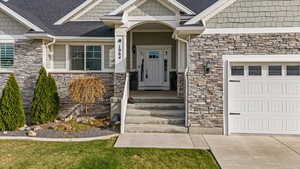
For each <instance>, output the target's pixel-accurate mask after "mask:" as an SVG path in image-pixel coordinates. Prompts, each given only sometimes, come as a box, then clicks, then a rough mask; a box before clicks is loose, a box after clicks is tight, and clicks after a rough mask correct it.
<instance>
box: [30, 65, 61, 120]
mask: <svg viewBox="0 0 300 169" xmlns="http://www.w3.org/2000/svg"><path fill="white" fill-rule="evenodd" d="M58 112H59V97H58V93H57V86H56V83H55V80H54V79H53V78H52V76H51V75H47V72H46V69H45V68H44V67H42V68H41V69H40V71H39V77H38V80H37V83H36V88H35V90H34V98H33V101H32V105H31V113H30V120H31V123H32V124H43V123H47V122H50V121H53V120H54V119H55V118H56V116H57V114H58Z"/></svg>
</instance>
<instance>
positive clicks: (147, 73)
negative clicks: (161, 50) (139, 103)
mask: <svg viewBox="0 0 300 169" xmlns="http://www.w3.org/2000/svg"><path fill="white" fill-rule="evenodd" d="M146 79H148V69H147V70H146Z"/></svg>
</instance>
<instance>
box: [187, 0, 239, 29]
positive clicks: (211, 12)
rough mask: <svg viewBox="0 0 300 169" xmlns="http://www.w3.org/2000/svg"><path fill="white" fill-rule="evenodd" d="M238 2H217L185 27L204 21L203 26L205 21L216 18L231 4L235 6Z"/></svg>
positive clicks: (220, 0)
mask: <svg viewBox="0 0 300 169" xmlns="http://www.w3.org/2000/svg"><path fill="white" fill-rule="evenodd" d="M235 1H236V0H219V1H217V2H215V3H214V4H213V5H211V6H210V7H208V8H206V9H205V10H204V11H202V12H201V13H200V14H198V15H197V16H195V17H194V18H192V19H191V20H189V21H187V22H186V23H185V25H190V24H195V23H197V22H199V21H200V20H202V21H203V24H205V21H207V20H208V19H210V18H212V17H213V16H215V15H216V14H217V13H219V12H221V11H222V10H223V9H225V8H227V7H228V6H230V5H231V4H233V3H234V2H235Z"/></svg>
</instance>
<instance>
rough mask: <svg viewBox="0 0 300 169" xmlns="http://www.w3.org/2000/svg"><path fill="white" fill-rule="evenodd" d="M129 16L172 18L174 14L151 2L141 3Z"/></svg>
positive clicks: (157, 3)
mask: <svg viewBox="0 0 300 169" xmlns="http://www.w3.org/2000/svg"><path fill="white" fill-rule="evenodd" d="M128 15H129V16H174V15H175V13H174V12H173V11H171V10H170V9H168V8H167V7H165V6H164V5H162V4H161V3H160V2H158V1H157V0H151V1H149V0H148V1H147V2H145V3H143V4H142V5H140V6H139V7H137V8H136V9H134V10H133V11H131V12H130V13H129V14H128Z"/></svg>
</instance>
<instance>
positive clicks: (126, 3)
mask: <svg viewBox="0 0 300 169" xmlns="http://www.w3.org/2000/svg"><path fill="white" fill-rule="evenodd" d="M136 1H137V0H129V1H127V2H125V3H124V4H123V5H121V6H120V7H119V8H117V9H116V10H114V11H112V12H111V13H109V15H117V14H118V13H120V12H122V11H124V10H125V9H126V8H128V7H129V6H131V5H132V4H134V3H135V2H136Z"/></svg>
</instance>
